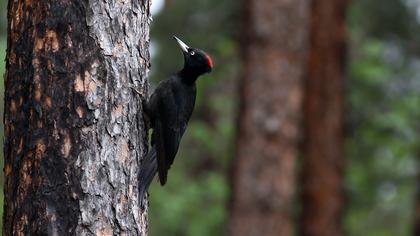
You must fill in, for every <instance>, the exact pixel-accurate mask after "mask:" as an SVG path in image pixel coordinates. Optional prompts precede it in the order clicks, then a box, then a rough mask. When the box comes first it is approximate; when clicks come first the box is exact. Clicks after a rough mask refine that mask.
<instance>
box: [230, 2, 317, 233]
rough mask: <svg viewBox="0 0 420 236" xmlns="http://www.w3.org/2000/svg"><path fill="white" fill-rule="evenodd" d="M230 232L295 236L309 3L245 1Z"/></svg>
mask: <svg viewBox="0 0 420 236" xmlns="http://www.w3.org/2000/svg"><path fill="white" fill-rule="evenodd" d="M244 7H245V14H244V17H245V20H244V28H245V29H244V36H243V39H244V42H243V45H242V46H243V47H242V52H243V63H244V66H243V76H242V79H241V81H240V86H241V87H240V93H241V94H240V101H241V106H240V112H239V119H238V133H237V143H236V158H235V159H234V161H233V180H232V181H233V195H232V199H231V222H230V226H229V227H230V228H229V231H230V234H231V235H241V236H243V235H265V236H270V235H273V236H274V235H275V236H278V235H282V236H287V235H293V223H292V222H293V211H294V209H293V196H294V192H295V173H296V172H295V165H296V160H297V156H298V146H299V133H300V129H299V123H300V119H301V113H302V99H303V98H302V96H303V86H302V81H303V77H304V71H305V58H306V50H307V49H306V48H307V32H308V30H309V29H308V10H309V1H307V0H295V1H288V0H274V1H272V0H246V1H245V2H244Z"/></svg>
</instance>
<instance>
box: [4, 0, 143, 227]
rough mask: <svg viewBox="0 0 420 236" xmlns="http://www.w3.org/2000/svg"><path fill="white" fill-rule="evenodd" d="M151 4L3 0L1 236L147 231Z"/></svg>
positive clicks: (137, 1)
mask: <svg viewBox="0 0 420 236" xmlns="http://www.w3.org/2000/svg"><path fill="white" fill-rule="evenodd" d="M149 7H150V0H142V1H140V0H128V1H82V0H73V1H66V0H56V1H52V0H44V1H30V0H29V1H28V0H26V1H24V0H16V1H14V0H9V6H8V23H9V24H8V49H7V63H6V65H7V66H6V69H7V72H6V82H5V87H6V94H5V117H4V122H5V151H4V154H5V155H4V156H5V168H4V171H5V207H4V218H3V223H4V228H3V235H47V234H48V235H146V234H147V209H146V210H145V211H141V210H140V209H139V202H138V201H137V187H136V186H137V172H138V169H139V168H138V167H139V165H140V162H141V158H142V157H143V155H144V154H145V153H146V151H147V145H146V144H147V142H146V138H147V135H146V130H145V125H144V122H143V115H142V114H143V112H142V100H143V99H145V98H146V96H147V86H146V85H147V81H146V76H147V73H148V65H149V53H148V48H149V24H150V11H149ZM133 87H135V88H137V90H138V91H139V92H140V94H138V93H137V92H135V90H134V89H133Z"/></svg>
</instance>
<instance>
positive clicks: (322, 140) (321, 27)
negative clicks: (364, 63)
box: [301, 0, 346, 236]
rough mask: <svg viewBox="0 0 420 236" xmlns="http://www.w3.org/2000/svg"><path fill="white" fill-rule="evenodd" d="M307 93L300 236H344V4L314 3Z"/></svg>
mask: <svg viewBox="0 0 420 236" xmlns="http://www.w3.org/2000/svg"><path fill="white" fill-rule="evenodd" d="M311 10H312V13H311V36H310V53H309V64H308V72H307V74H308V75H307V78H306V80H305V81H306V88H305V101H304V104H305V105H304V107H305V108H304V110H305V116H304V117H305V119H304V124H305V140H304V146H303V166H302V176H301V177H302V201H303V203H302V204H303V213H302V229H301V230H302V235H305V236H306V235H308V236H309V235H313V236H325V235H331V236H333V235H343V229H342V222H341V221H342V218H343V208H344V188H343V181H344V174H343V166H344V159H343V156H344V136H343V81H344V63H345V48H346V47H345V45H346V44H345V11H346V3H345V0H339V1H335V0H318V1H312V6H311Z"/></svg>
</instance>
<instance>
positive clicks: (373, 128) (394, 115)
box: [0, 0, 420, 236]
mask: <svg viewBox="0 0 420 236" xmlns="http://www.w3.org/2000/svg"><path fill="white" fill-rule="evenodd" d="M153 3H154V7H156V8H155V9H157V8H159V6H161V7H162V8H161V9H160V12H158V11H157V10H158V9H157V10H156V13H155V17H154V23H153V24H152V39H153V44H152V48H153V50H152V55H153V56H154V57H153V58H154V60H153V62H152V67H151V75H152V76H151V77H152V84H156V83H157V82H158V81H159V80H161V79H163V78H165V77H166V75H168V74H170V73H172V72H174V71H176V70H177V69H179V68H180V67H181V65H182V59H181V58H182V57H181V53H180V51H179V49H178V48H177V46H176V44H175V43H174V42H173V41H172V39H171V36H172V35H173V34H176V35H178V36H179V37H181V38H182V39H184V40H185V41H186V42H188V43H190V44H191V45H192V46H196V47H200V48H204V49H206V51H208V52H209V53H210V54H212V56H213V57H214V61H215V64H216V67H215V70H214V72H213V73H212V74H210V75H208V76H206V77H203V78H202V79H201V80H200V81H199V82H198V87H199V91H198V100H197V106H196V110H195V112H194V115H193V120H192V121H191V124H190V126H189V128H188V129H187V132H186V136H185V138H184V139H183V141H182V144H181V148H180V154H179V155H180V156H179V157H178V158H177V161H176V162H175V164H174V166H173V167H172V169H171V172H170V178H169V181H168V184H167V186H165V188H161V187H160V186H159V185H158V184H156V183H154V184H153V185H152V189H151V213H150V231H151V235H203V236H206V235H222V234H223V233H225V228H226V222H227V220H228V216H229V215H228V210H229V209H228V207H227V206H228V201H229V196H230V189H229V178H230V173H231V171H230V169H229V163H230V161H231V159H232V156H233V154H234V152H233V151H234V134H235V130H236V127H237V125H236V123H237V122H236V118H235V117H236V116H237V115H236V114H237V112H238V110H239V109H238V95H237V94H238V93H237V92H238V90H237V82H238V79H239V77H240V75H241V71H243V68H242V66H241V63H240V56H239V55H240V53H241V47H240V44H239V42H241V41H243V38H242V36H241V34H240V29H241V24H242V22H241V21H242V18H241V13H242V9H241V6H242V4H241V2H240V1H223V0H197V1H188V0H176V1H175V0H166V1H164V0H153ZM6 5H7V3H6V1H0V58H4V55H5V47H6V39H5V32H6V30H5V29H6V24H5V23H6V20H5V19H6V17H5V14H6ZM419 9H420V3H419V1H417V0H387V1H383V0H355V1H351V2H350V4H349V6H348V11H347V13H348V14H347V31H348V39H347V41H348V44H349V46H348V50H347V51H348V56H347V58H348V60H347V65H346V67H347V80H346V82H345V113H344V118H345V122H346V123H345V131H346V132H345V134H346V136H345V149H344V152H345V156H346V169H345V184H344V186H345V191H346V206H345V212H344V213H345V216H344V231H345V232H346V233H347V234H348V235H355V236H358V235H375V236H376V235H378V236H394V235H402V236H404V235H407V236H408V235H414V225H415V224H414V222H415V217H414V216H415V214H414V213H415V206H416V204H415V203H416V201H420V197H419V198H418V199H417V200H416V189H420V187H419V186H420V182H419V181H420V180H418V179H417V177H416V176H417V174H418V173H419V166H420V164H419V163H420V154H419V145H420V138H419V137H420V136H419V120H420V109H419V107H420V78H419V77H420V73H418V72H419V71H420V60H419V52H420V27H419V26H420V23H419V22H420V14H419V12H420V10H419ZM157 12H158V13H157ZM285 20H287V18H285ZM325 30H330V28H325ZM280 43H281V42H280ZM0 74H2V75H3V74H4V61H3V59H1V60H0ZM0 89H1V91H3V83H0ZM1 97H2V96H1ZM0 105H1V108H2V106H3V102H2V100H1V103H0ZM1 110H3V109H1ZM1 125H2V124H1ZM0 132H1V135H2V133H3V128H2V126H1V129H0ZM1 153H2V152H1ZM2 160H3V158H1V161H2ZM297 189H298V191H299V190H300V185H298V186H297ZM1 196H2V195H1ZM419 196H420V195H419ZM297 200H298V199H296V201H295V205H294V207H296V209H299V208H300V207H301V204H300V203H299V201H297ZM418 205H420V204H418ZM295 219H298V218H297V217H295ZM417 222H420V219H419V217H418V218H417ZM418 225H420V223H418Z"/></svg>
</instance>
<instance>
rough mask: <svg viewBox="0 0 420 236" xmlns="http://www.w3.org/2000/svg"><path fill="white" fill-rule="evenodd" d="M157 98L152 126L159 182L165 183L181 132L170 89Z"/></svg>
mask: <svg viewBox="0 0 420 236" xmlns="http://www.w3.org/2000/svg"><path fill="white" fill-rule="evenodd" d="M160 94H161V96H159V98H158V104H157V109H156V112H157V113H156V114H157V115H156V117H155V124H154V131H153V134H154V139H155V140H154V141H155V147H156V151H157V159H158V172H159V180H160V183H161V184H162V185H164V184H165V183H166V179H167V174H168V170H169V168H170V167H171V165H172V163H173V161H174V158H175V155H176V153H177V151H178V147H179V142H180V140H181V136H182V131H181V127H179V122H178V119H179V117H178V113H179V111H177V106H176V104H175V102H176V100H175V98H174V94H173V93H172V90H171V89H166V90H165V91H164V92H163V93H160Z"/></svg>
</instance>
